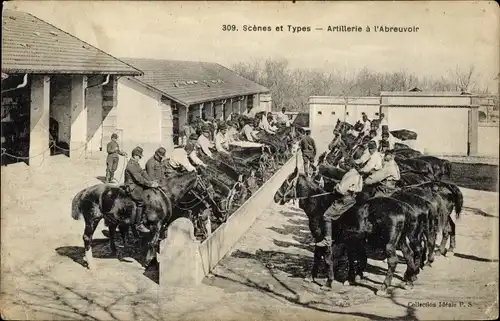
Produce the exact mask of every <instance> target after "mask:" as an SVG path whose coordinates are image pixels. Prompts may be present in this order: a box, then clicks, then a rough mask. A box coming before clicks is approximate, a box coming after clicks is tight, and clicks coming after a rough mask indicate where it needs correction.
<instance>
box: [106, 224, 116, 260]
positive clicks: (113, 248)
mask: <svg viewBox="0 0 500 321" xmlns="http://www.w3.org/2000/svg"><path fill="white" fill-rule="evenodd" d="M108 227H109V247H110V249H111V255H113V256H116V244H115V236H116V227H117V224H115V223H110V224H109V225H108Z"/></svg>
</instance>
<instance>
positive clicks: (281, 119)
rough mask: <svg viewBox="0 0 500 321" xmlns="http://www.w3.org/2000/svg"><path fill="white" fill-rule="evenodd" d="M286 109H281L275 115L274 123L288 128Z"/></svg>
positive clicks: (288, 119) (288, 120)
mask: <svg viewBox="0 0 500 321" xmlns="http://www.w3.org/2000/svg"><path fill="white" fill-rule="evenodd" d="M285 113H286V108H285V107H283V108H281V111H280V112H278V113H277V115H276V122H277V123H278V124H284V125H285V126H286V127H290V118H288V116H287V115H286V114H285Z"/></svg>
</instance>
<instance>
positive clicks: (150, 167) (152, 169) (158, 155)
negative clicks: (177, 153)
mask: <svg viewBox="0 0 500 321" xmlns="http://www.w3.org/2000/svg"><path fill="white" fill-rule="evenodd" d="M166 154H167V150H166V149H165V148H163V147H160V148H158V149H157V150H156V151H155V153H154V155H153V156H152V157H151V158H150V159H148V161H147V162H146V166H145V167H146V173H147V174H148V176H149V178H150V179H151V180H152V181H156V182H158V183H161V182H162V181H163V180H164V179H165V169H164V165H163V159H164V158H165V156H166Z"/></svg>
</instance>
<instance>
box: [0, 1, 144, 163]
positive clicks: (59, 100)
mask: <svg viewBox="0 0 500 321" xmlns="http://www.w3.org/2000/svg"><path fill="white" fill-rule="evenodd" d="M141 74H142V73H141V72H140V71H139V70H138V69H136V68H134V67H132V66H130V65H128V64H126V63H124V62H122V61H120V60H118V59H116V58H114V57H112V56H111V55H109V54H107V53H105V52H103V51H101V50H99V49H97V48H95V47H93V46H91V45H89V44H88V43H86V42H84V41H82V40H80V39H78V38H76V37H74V36H72V35H70V34H68V33H66V32H65V31H63V30H60V29H58V28H57V27H55V26H53V25H51V24H49V23H47V22H45V21H43V20H41V19H39V18H37V17H35V16H33V15H30V14H28V13H23V12H19V11H14V10H4V11H3V12H2V113H1V115H2V164H9V163H13V162H18V161H25V162H26V163H28V164H31V163H33V164H37V165H38V164H41V163H46V162H43V160H45V159H46V158H48V157H49V155H51V154H54V153H55V152H57V151H60V152H63V153H64V154H66V155H68V156H69V157H71V158H80V157H87V156H88V155H89V154H91V153H92V152H93V151H94V152H98V151H99V150H101V149H102V147H103V145H104V144H105V143H106V142H107V141H108V140H109V138H110V136H111V133H112V132H114V130H115V129H116V123H115V119H114V117H113V114H114V108H115V107H116V83H117V79H118V78H119V77H121V76H138V75H141ZM54 145H57V148H55V147H54ZM5 153H7V154H8V155H7V154H5ZM13 156H15V157H13ZM16 157H17V158H16Z"/></svg>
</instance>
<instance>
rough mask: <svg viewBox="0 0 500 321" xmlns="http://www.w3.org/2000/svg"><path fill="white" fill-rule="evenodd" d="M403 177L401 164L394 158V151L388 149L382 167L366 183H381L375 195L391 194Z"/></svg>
mask: <svg viewBox="0 0 500 321" xmlns="http://www.w3.org/2000/svg"><path fill="white" fill-rule="evenodd" d="M400 179H401V176H400V172H399V166H398V164H397V163H396V161H395V160H394V152H393V151H392V150H388V151H386V152H385V155H384V162H383V165H382V168H381V169H380V170H378V171H375V172H373V173H372V174H371V175H370V176H368V177H367V178H366V179H365V184H366V185H372V184H375V183H381V184H380V185H379V186H378V187H377V190H376V192H375V195H374V196H373V197H377V196H389V195H391V194H392V193H394V192H395V190H396V183H397V181H398V180H400Z"/></svg>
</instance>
